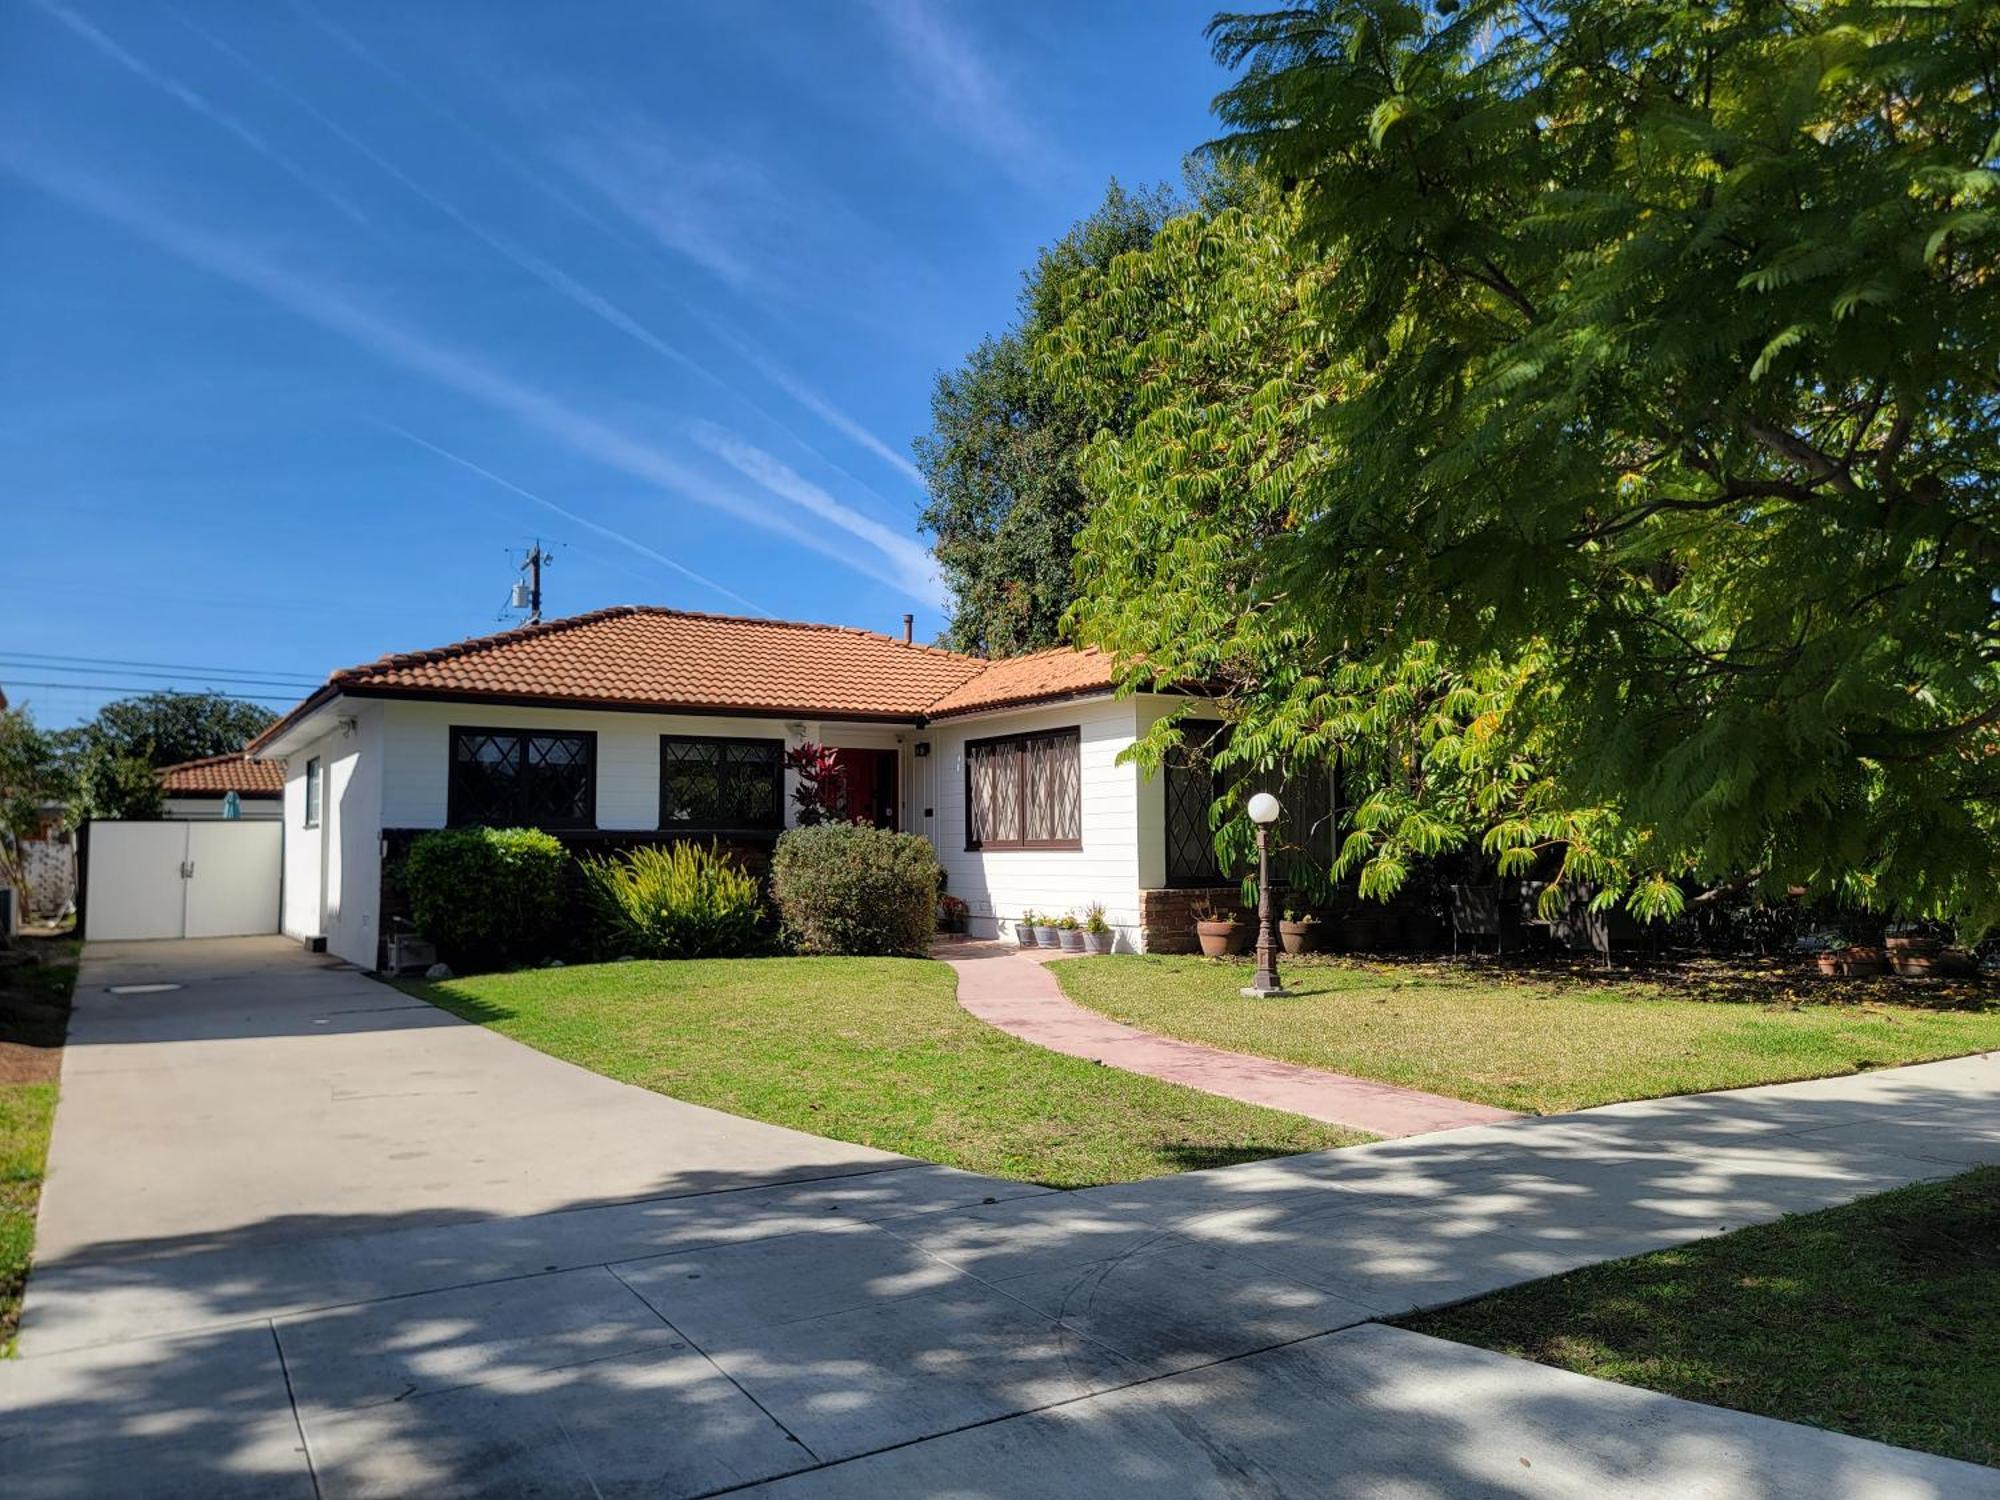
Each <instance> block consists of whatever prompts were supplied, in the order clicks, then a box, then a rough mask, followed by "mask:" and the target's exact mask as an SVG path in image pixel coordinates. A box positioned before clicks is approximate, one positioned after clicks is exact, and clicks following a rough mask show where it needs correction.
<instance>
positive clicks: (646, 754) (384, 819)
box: [370, 700, 914, 830]
mask: <svg viewBox="0 0 2000 1500" xmlns="http://www.w3.org/2000/svg"><path fill="white" fill-rule="evenodd" d="M370 707H371V708H372V709H374V710H375V711H377V712H379V713H380V714H381V715H382V726H383V740H382V757H381V759H382V764H383V780H382V791H383V796H382V805H381V810H380V817H381V824H380V826H381V827H384V828H442V827H444V824H445V815H446V811H447V807H446V803H447V789H448V786H449V779H450V769H451V730H452V727H453V726H454V725H463V726H465V727H467V728H476V729H549V730H579V729H583V730H589V731H591V732H592V733H594V734H595V735H596V736H597V826H598V827H599V828H609V829H626V830H632V829H646V828H657V827H659V826H660V736H661V735H663V734H705V735H737V736H743V737H747V738H752V739H779V740H783V741H784V742H785V744H786V747H787V748H790V747H791V746H793V745H796V744H798V743H799V742H800V741H801V740H815V741H818V742H820V743H822V744H827V745H846V746H852V747H855V748H863V747H873V748H879V749H893V748H895V747H896V746H897V745H899V744H901V743H903V742H904V741H905V740H907V739H910V738H913V737H914V731H912V730H909V729H907V728H904V727H902V726H897V725H888V724H839V723H814V722H809V721H801V720H797V719H759V718H751V717H747V716H746V717H741V718H720V717H710V716H707V715H702V714H640V713H608V712H603V711H589V710H582V709H567V708H516V707H511V706H502V705H497V704H481V703H401V702H397V701H394V700H382V701H379V702H376V703H373V704H371V705H370ZM794 725H797V726H798V727H799V728H800V729H802V730H803V731H804V732H803V733H794V732H793V730H792V726H794ZM792 782H793V778H792V777H791V776H790V775H789V774H787V776H786V783H785V797H786V802H785V811H786V819H787V821H789V820H790V817H791V788H792Z"/></svg>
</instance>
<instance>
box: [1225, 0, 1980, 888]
mask: <svg viewBox="0 0 2000 1500" xmlns="http://www.w3.org/2000/svg"><path fill="white" fill-rule="evenodd" d="M1213 34H1214V38H1215V42H1216V46H1217V50H1218V54H1219V56H1220V57H1221V58H1222V59H1223V60H1224V61H1225V62H1226V63H1229V64H1232V65H1239V66H1241V67H1242V68H1243V70H1244V71H1243V75H1242V77H1241V79H1240V81H1239V82H1238V83H1237V84H1236V85H1235V86H1234V87H1232V88H1231V89H1230V91H1229V92H1228V93H1226V94H1225V95H1224V96H1223V98H1222V100H1221V101H1220V106H1219V107H1220V110H1221V114H1222V117H1223V119H1224V121H1225V123H1226V124H1227V125H1228V126H1229V127H1231V130H1232V134H1231V135H1229V137H1228V138H1227V139H1226V140H1225V142H1223V143H1222V144H1223V147H1224V149H1225V150H1226V151H1227V152H1229V153H1231V154H1233V155H1234V156H1236V157H1239V158H1242V159H1245V160H1248V161H1250V162H1252V163H1254V164H1255V165H1256V166H1257V167H1258V168H1260V169H1261V170H1262V171H1263V172H1264V173H1265V174H1267V175H1268V176H1269V177H1271V178H1272V179H1273V180H1275V181H1278V182H1280V183H1282V184H1285V185H1287V186H1290V187H1293V188H1295V189H1296V197H1297V202H1298V204H1299V209H1300V224H1299V228H1298V232H1297V240H1298V243H1299V245H1300V246H1301V247H1302V248H1303V249H1304V250H1305V251H1306V252H1308V253H1309V254H1310V255H1311V256H1313V257H1316V258H1320V259H1322V260H1324V261H1325V262H1326V263H1327V264H1329V265H1331V266H1332V267H1334V268H1335V269H1334V271H1333V272H1332V273H1331V274H1330V275H1328V276H1326V277H1325V278H1324V279H1323V281H1321V282H1320V283H1318V284H1316V285H1314V286H1312V287H1310V288H1307V289H1305V291H1304V293H1303V295H1302V298H1301V305H1300V308H1299V313H1298V318H1299V321H1300V322H1301V324H1302V325H1305V324H1309V326H1310V330H1311V332H1310V335H1307V334H1305V333H1304V332H1303V331H1299V332H1295V334H1294V335H1293V336H1292V337H1291V338H1289V339H1287V340H1286V346H1287V347H1288V348H1290V347H1293V346H1294V345H1295V344H1296V343H1297V342H1298V341H1299V340H1301V339H1305V338H1308V337H1309V338H1310V339H1312V340H1318V341H1321V342H1322V343H1323V348H1322V349H1321V351H1320V357H1321V358H1323V359H1325V360H1326V361H1328V362H1330V363H1337V362H1339V361H1343V360H1345V361H1350V362H1351V363H1352V366H1353V368H1354V370H1355V371H1356V372H1357V375H1358V376H1359V377H1361V378H1357V379H1355V380H1353V381H1352V382H1351V383H1350V384H1349V385H1348V386H1347V387H1346V388H1344V389H1342V390H1341V391H1339V392H1338V393H1334V394H1337V395H1338V399H1332V395H1329V397H1328V399H1326V400H1324V402H1323V403H1322V406H1321V410H1320V411H1319V412H1318V413H1317V415H1316V416H1315V417H1314V419H1313V422H1312V442H1313V444H1317V445H1318V446H1317V447H1314V446H1312V445H1310V444H1308V445H1305V446H1302V447H1301V449H1300V452H1301V453H1302V454H1304V455H1307V456H1308V458H1309V459H1311V458H1312V457H1313V456H1315V455H1316V456H1318V457H1320V458H1324V459H1326V460H1328V461H1308V462H1307V463H1305V464H1304V466H1303V467H1301V468H1299V470H1298V471H1297V472H1296V473H1293V474H1282V473H1279V474H1274V475H1273V476H1272V477H1271V478H1270V479H1269V481H1268V483H1270V484H1271V485H1273V486H1274V487H1277V488H1280V489H1282V490H1283V491H1284V492H1285V496H1286V504H1287V507H1288V510H1289V513H1290V515H1291V517H1292V520H1293V524H1291V525H1289V526H1288V527H1286V528H1284V529H1282V530H1280V531H1277V532H1276V533H1274V534H1273V535H1271V536H1270V537H1269V538H1268V539H1264V540H1261V541H1258V542H1257V544H1256V546H1257V556H1256V564H1255V567H1254V570H1253V571H1252V573H1251V574H1250V576H1249V577H1247V578H1246V579H1245V580H1244V582H1243V584H1242V586H1241V592H1240V594H1239V600H1238V602H1239V603H1240V606H1241V608H1242V609H1244V610H1251V611H1260V612H1264V613H1266V614H1268V615H1269V616H1270V624H1269V625H1268V626H1267V627H1266V628H1268V629H1269V630H1271V631H1274V632H1275V631H1281V630H1292V631H1295V632H1298V633H1299V634H1300V635H1301V637H1302V638H1306V639H1310V640H1312V641H1313V642H1315V643H1317V645H1318V646H1319V647H1321V648H1323V647H1324V644H1325V643H1326V641H1327V640H1328V639H1329V638H1337V639H1339V640H1341V641H1344V642H1364V641H1365V642H1367V643H1369V646H1370V650H1371V652H1375V653H1380V654H1381V659H1384V660H1394V659H1395V657H1396V654H1397V653H1400V652H1406V651H1409V650H1412V649H1416V648H1417V647H1418V646H1419V645H1420V644H1424V643H1428V646H1427V649H1434V650H1435V651H1436V652H1437V653H1438V662H1439V665H1440V666H1441V667H1443V668H1444V669H1446V670H1448V671H1452V672H1455V673H1460V674H1467V673H1475V672H1477V671H1479V670H1480V669H1481V664H1482V663H1498V662H1505V663H1512V664H1514V665H1515V666H1516V667H1518V668H1520V669H1522V670H1525V671H1527V672H1528V674H1529V676H1528V679H1527V680H1526V681H1524V682H1523V683H1522V684H1520V685H1519V688H1518V690H1517V691H1516V693H1515V694H1514V695H1513V696H1512V699H1511V702H1510V704H1509V705H1508V709H1507V712H1505V713H1504V714H1502V715H1500V716H1499V717H1497V718H1495V719H1493V720H1491V721H1489V722H1488V725H1487V727H1488V728H1489V729H1490V732H1491V733H1492V735H1493V736H1495V737H1496V739H1497V741H1498V745H1499V747H1500V748H1501V749H1503V750H1505V751H1507V752H1509V753H1515V754H1526V755H1529V756H1531V758H1532V760H1533V762H1534V764H1535V765H1536V766H1538V767H1539V768H1540V772H1541V773H1542V774H1545V775H1546V776H1548V777H1549V778H1551V784H1552V786H1553V788H1554V801H1555V803H1556V804H1558V805H1561V806H1567V807H1575V808H1592V807H1615V808H1616V809H1617V811H1618V813H1619V815H1620V818H1621V819H1622V820H1623V822H1624V823H1625V825H1626V826H1627V827H1629V828H1633V829H1638V830H1643V836H1644V838H1645V840H1646V848H1645V851H1644V852H1645V859H1644V861H1643V864H1644V866H1645V867H1647V868H1651V869H1656V870H1661V871H1667V872H1673V873H1679V872H1690V873H1693V874H1696V875H1699V876H1704V877H1708V878H1720V877H1723V876H1727V875H1732V874H1736V873H1740V872H1750V873H1756V874H1759V875H1761V876H1762V877H1763V878H1764V879H1765V880H1766V881H1767V882H1769V883H1771V884H1773V885H1778V886H1786V885H1802V886H1805V887H1808V888H1809V889H1812V890H1814V891H1819V892H1828V893H1833V894H1838V895H1843V896H1847V897H1852V898H1857V899H1862V900H1868V901H1872V902H1875V903H1878V904H1883V905H1887V906H1891V907H1894V908H1897V909H1899V910H1902V911H1904V912H1907V913H1921V914H1930V915H1940V916H1955V917H1959V918H1962V919H1965V920H1967V921H1968V922H1969V923H1970V924H1971V925H1972V926H1974V927H1983V926H1986V925H1990V924H1991V923H1992V922H1993V921H1994V920H1996V919H2000V826H1996V821H1997V820H1996V816H1995V795H1996V792H2000V786H1996V780H2000V620H1996V607H1995V598H1996V595H1995V587H1994V579H1995V564H1996V562H2000V532H1996V530H1995V526H1996V519H2000V518H1996V515H1995V495H1994V479H1995V468H1996V465H2000V397H1997V396H1996V388H1995V387H1996V372H2000V274H1996V263H1995V262H1996V254H1995V248H1996V243H2000V241H1996V239H1995V235H1994V231H1995V229H1996V223H1995V211H1994V203H1993V195H1994V192H1995V188H1996V175H1995V172H1996V166H2000V162H1996V155H1997V154H2000V136H1996V124H2000V115H1997V114H1996V100H1995V97H1994V86H1995V80H1996V78H2000V19H1996V12H1995V9H1994V8H1993V7H1992V6H1991V5H1984V4H1960V5H1951V4H1933V5H1916V4H1895V5H1885V4H1863V3H1842V0H1825V3H1811V0H1808V3H1794V4H1777V3H1768V0H1711V3H1707V4H1700V5H1690V4H1687V3H1685V0H1672V3H1666V0H1625V3H1620V4H1617V5H1604V4H1599V3H1594V0H1547V3H1536V4H1529V5H1522V4H1515V3H1501V0H1465V3H1463V4H1461V5H1456V6H1445V5H1438V6H1435V7H1430V6H1419V5H1415V4H1410V3H1405V0H1365V3H1330V0H1329V3H1319V4H1312V5H1306V6H1301V7H1298V8H1294V9H1289V10H1285V11H1281V12H1277V13H1273V14H1270V15H1258V16H1225V17H1222V18H1220V19H1218V21H1217V22H1216V23H1215V27H1214V32H1213ZM1253 406H1254V401H1253ZM1253 415H1254V413H1253ZM1250 431H1251V432H1252V433H1254V431H1255V423H1254V421H1253V423H1252V425H1251V428H1250ZM1266 722H1268V723H1271V724H1273V725H1280V721H1278V720H1277V719H1275V718H1273V719H1269V720H1267V721H1266ZM1280 727H1281V726H1280ZM1657 890H1658V887H1657V884H1655V885H1651V886H1648V887H1645V888H1644V889H1642V890H1641V892H1640V893H1639V899H1640V901H1641V903H1642V904H1643V903H1644V902H1645V901H1646V900H1649V899H1653V898H1654V896H1656V895H1657ZM1649 892H1650V893H1652V894H1651V895H1649V894H1648V893H1649Z"/></svg>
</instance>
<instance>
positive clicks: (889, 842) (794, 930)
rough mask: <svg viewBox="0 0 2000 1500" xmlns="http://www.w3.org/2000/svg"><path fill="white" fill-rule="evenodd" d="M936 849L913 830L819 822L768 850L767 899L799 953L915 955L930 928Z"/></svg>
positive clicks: (933, 923)
mask: <svg viewBox="0 0 2000 1500" xmlns="http://www.w3.org/2000/svg"><path fill="white" fill-rule="evenodd" d="M938 874H939V872H938V862H937V854H936V852H935V851H934V850H932V848H931V846H930V842H929V841H928V840H926V839H924V838H921V837H919V836H918V835H916V834H914V833H891V832H889V831H888V830H887V829H883V828H864V827H860V826H857V825H854V824H844V823H824V824H821V825H820V826H818V827H816V828H794V829H791V830H790V831H788V832H787V833H785V834H784V835H783V836H781V837H780V838H779V840H778V848H777V851H776V852H775V853H774V854H773V855H772V856H771V899H772V900H773V901H775V902H776V903H777V906H778V915H779V916H780V918H781V919H782V920H783V922H784V928H785V936H786V937H787V939H789V940H790V942H791V943H792V945H793V946H794V947H795V948H797V949H798V951H799V952H801V953H844V954H852V955H856V956H860V957H872V956H877V955H883V954H910V955H921V954H923V953H924V952H925V951H926V950H927V949H928V948H929V946H930V941H931V934H932V933H933V932H934V931H935V930H936V928H937V894H938Z"/></svg>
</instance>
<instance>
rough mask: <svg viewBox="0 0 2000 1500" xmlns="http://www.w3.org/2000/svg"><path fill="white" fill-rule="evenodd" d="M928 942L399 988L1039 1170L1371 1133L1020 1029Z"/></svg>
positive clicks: (509, 1031) (756, 1096)
mask: <svg viewBox="0 0 2000 1500" xmlns="http://www.w3.org/2000/svg"><path fill="white" fill-rule="evenodd" d="M956 982H957V981H956V976H955V975H954V974H953V973H952V971H951V969H950V968H949V967H947V966H946V965H944V964H941V963H934V962H930V961H928V960H920V959H865V958H759V959H713V960H687V961H681V962H671V963H646V962H628V963H614V964H591V965H572V966H570V967H567V968H560V969H535V970H526V971H521V972H517V973H512V974H483V975H474V976H470V977H467V978H460V979H451V980H445V981H442V982H439V983H435V984H409V985H406V986H405V987H406V988H407V989H409V990H410V991H411V993H413V994H417V995H420V996H422V997H423V998H424V999H426V1000H429V1001H432V1002H433V1003H434V1004H437V1005H441V1006H443V1007H444V1008H445V1009H446V1010H449V1011H452V1012H454V1013H456V1014H458V1015H460V1016H463V1017H465V1018H466V1019H468V1020H472V1021H477V1022H479V1023H481V1024H482V1025H486V1026H490V1027H492V1028H493V1029H494V1030H495V1031H499V1032H502V1033H504V1034H505V1035H507V1036H510V1037H512V1038H514V1039H515V1040H516V1041H520V1042H525V1043H526V1044H527V1045H529V1046H531V1047H535V1048H538V1049H539V1050H541V1051H543V1052H548V1053H552V1054H554V1055H555V1056H557V1057H561V1058H565V1059H567V1060H568V1061H570V1062H573V1063H578V1064H580V1065H581V1066H583V1067H586V1068H589V1069H591V1070H592V1071H594V1072H598V1073H602V1074H605V1075H606V1076H607V1077H611V1078H617V1079H620V1080H622V1081H624V1082H627V1083H636V1084H639V1085H641V1086H643V1087H645V1088H649V1089H654V1090H656V1091H658V1092H660V1093H662V1094H671V1095H672V1096H673V1097H674V1098H676V1099H685V1100H687V1101H688V1102H690V1103H693V1104H705V1105H708V1106H710V1107H711V1108H714V1109H720V1110H726V1111H728V1112H729V1113H730V1114H735V1115H745V1116H748V1117H749V1118H751V1119H756V1120H768V1121H770V1122H771V1123H773V1124H777V1125H789V1126H792V1127H793V1128H795V1129H798V1130H807V1131H811V1132H812V1133H813V1134H815V1135H823V1136H831V1137H833V1138H834V1139H836V1140H843V1141H854V1142H857V1143H859V1144H862V1145H866V1146H876V1147H879V1148H881V1149H882V1150H885V1151H897V1152H902V1153H904V1154H905V1155H909V1156H914V1157H920V1158H922V1159H923V1160H925V1161H934V1162H942V1163H945V1164H947V1165H950V1166H955V1167H964V1168H966V1169H967V1170H969V1171H974V1172H984V1173H988V1174H991V1175H993V1176H996V1177H1008V1178H1015V1179H1019V1180H1023V1181H1030V1182H1038V1183H1043V1184H1046V1185H1048V1186H1050V1187H1063V1188H1069V1187H1086V1186H1091V1185H1094V1184H1097V1183H1105V1182H1127V1181H1131V1180H1134V1179H1136V1178H1142V1177H1156V1176H1159V1175H1161V1174H1163V1173H1168V1172H1183V1171H1188V1170H1191V1169H1194V1168H1197V1167H1212V1166H1222V1165H1225V1164H1227V1163H1229V1162H1235V1161H1249V1160H1254V1159H1256V1158H1259V1157H1266V1156H1282V1155H1289V1154H1292V1153H1295V1152H1300V1151H1315V1150H1319V1149H1321V1148H1323V1147H1327V1146H1344V1145H1352V1144H1354V1143H1355V1142H1357V1141H1363V1140H1367V1139H1369V1137H1367V1136H1365V1135H1362V1134H1360V1133H1359V1132H1356V1131H1351V1130H1341V1129H1338V1128H1336V1127H1333V1126H1329V1125H1321V1124H1318V1123H1316V1122H1314V1121H1311V1120H1306V1119H1302V1118H1300V1117H1299V1116H1296V1115H1289V1114H1285V1113H1282V1112H1280V1111H1277V1110H1269V1109H1260V1108H1257V1107H1255V1106H1253V1105H1247V1104H1238V1103H1236V1102H1234V1101H1232V1100H1228V1099H1217V1098H1213V1097H1211V1096H1210V1095H1207V1094H1202V1093H1198V1092H1196V1091H1195V1090H1193V1089H1187V1088H1182V1087H1180V1086H1179V1085H1176V1084H1170V1083H1161V1082H1159V1081H1157V1080H1154V1079H1150V1078H1142V1077H1139V1076H1137V1075H1136V1074H1131V1073H1122V1072H1119V1071H1118V1070H1116V1069H1113V1068H1105V1067H1099V1066H1098V1065H1096V1064H1094V1063H1091V1062H1087V1061H1085V1060H1083V1059H1081V1058H1073V1057H1065V1056H1062V1055H1061V1054H1059V1053H1055V1052H1047V1051H1044V1050H1043V1049H1041V1048H1039V1047H1033V1046H1030V1045H1028V1044H1027V1043H1026V1042H1021V1041H1017V1040H1015V1039H1014V1038H1013V1037H1010V1036H1007V1035H1006V1034H1005V1033H1003V1032H999V1031H996V1030H994V1029H993V1028H992V1027H990V1026H987V1025H986V1024H985V1023H983V1022H981V1021H978V1020H975V1019H974V1018H973V1017H972V1016H970V1015H968V1014H967V1013H966V1012H964V1011H963V1010H961V1009H959V1006H958V1001H957V998H956V990H955V985H956Z"/></svg>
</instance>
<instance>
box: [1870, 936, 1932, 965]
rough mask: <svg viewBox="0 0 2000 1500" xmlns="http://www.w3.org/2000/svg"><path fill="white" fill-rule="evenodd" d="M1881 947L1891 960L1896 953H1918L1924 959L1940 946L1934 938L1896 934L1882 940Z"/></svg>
mask: <svg viewBox="0 0 2000 1500" xmlns="http://www.w3.org/2000/svg"><path fill="white" fill-rule="evenodd" d="M1882 946H1883V947H1885V948H1887V949H1888V950H1889V957H1890V958H1891V959H1892V960H1893V959H1894V958H1895V956H1896V955H1897V954H1898V953H1919V954H1923V955H1925V956H1926V957H1928V956H1929V955H1931V954H1933V953H1935V952H1937V951H1938V948H1939V947H1940V946H1941V945H1940V944H1939V942H1938V940H1937V939H1936V938H1934V937H1925V936H1923V935H1922V934H1921V933H1916V932H1898V933H1894V934H1892V935H1890V936H1889V937H1886V938H1884V939H1883V940H1882Z"/></svg>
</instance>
